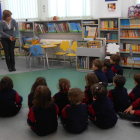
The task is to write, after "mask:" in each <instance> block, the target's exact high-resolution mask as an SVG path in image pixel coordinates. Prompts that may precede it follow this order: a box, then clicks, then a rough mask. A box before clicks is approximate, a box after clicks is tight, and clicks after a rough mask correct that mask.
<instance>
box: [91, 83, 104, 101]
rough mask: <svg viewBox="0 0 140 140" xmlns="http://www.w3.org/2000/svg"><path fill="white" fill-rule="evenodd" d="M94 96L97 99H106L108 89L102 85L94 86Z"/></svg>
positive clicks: (92, 89) (92, 88)
mask: <svg viewBox="0 0 140 140" xmlns="http://www.w3.org/2000/svg"><path fill="white" fill-rule="evenodd" d="M91 91H92V95H93V97H95V98H97V99H99V100H100V99H104V98H105V97H106V96H107V89H106V87H105V86H104V85H102V84H99V83H98V84H94V85H93V86H92V87H91Z"/></svg>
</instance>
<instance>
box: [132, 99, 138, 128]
mask: <svg viewBox="0 0 140 140" xmlns="http://www.w3.org/2000/svg"><path fill="white" fill-rule="evenodd" d="M131 105H132V106H133V108H134V109H136V110H135V112H134V114H133V115H131V121H132V124H134V125H137V126H140V98H138V99H137V100H136V101H134V102H133V103H132V104H131Z"/></svg>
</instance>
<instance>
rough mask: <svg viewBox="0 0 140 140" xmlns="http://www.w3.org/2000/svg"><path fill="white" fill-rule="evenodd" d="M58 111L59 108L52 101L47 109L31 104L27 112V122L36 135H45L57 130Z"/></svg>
mask: <svg viewBox="0 0 140 140" xmlns="http://www.w3.org/2000/svg"><path fill="white" fill-rule="evenodd" d="M58 112H59V109H58V107H57V105H56V104H54V103H53V104H52V106H51V107H50V108H47V109H43V108H39V107H35V106H33V107H31V109H30V111H29V113H28V119H27V123H28V124H29V126H30V127H31V129H32V130H33V131H34V132H35V133H36V134H37V135H39V136H46V135H48V134H51V133H53V132H55V131H56V130H57V126H58V122H57V116H58Z"/></svg>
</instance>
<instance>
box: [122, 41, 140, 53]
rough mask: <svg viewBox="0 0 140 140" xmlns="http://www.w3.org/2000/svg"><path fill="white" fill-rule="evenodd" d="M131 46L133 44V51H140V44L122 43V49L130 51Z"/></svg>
mask: <svg viewBox="0 0 140 140" xmlns="http://www.w3.org/2000/svg"><path fill="white" fill-rule="evenodd" d="M130 46H132V51H133V52H140V44H137V45H134V44H127V43H122V44H121V51H128V52H129V51H130Z"/></svg>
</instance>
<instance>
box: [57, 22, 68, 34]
mask: <svg viewBox="0 0 140 140" xmlns="http://www.w3.org/2000/svg"><path fill="white" fill-rule="evenodd" d="M67 24H68V23H60V24H56V23H55V28H56V31H57V33H67V32H69V28H68V25H67Z"/></svg>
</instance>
